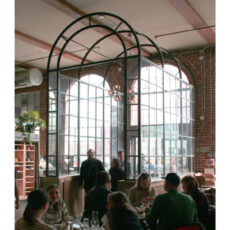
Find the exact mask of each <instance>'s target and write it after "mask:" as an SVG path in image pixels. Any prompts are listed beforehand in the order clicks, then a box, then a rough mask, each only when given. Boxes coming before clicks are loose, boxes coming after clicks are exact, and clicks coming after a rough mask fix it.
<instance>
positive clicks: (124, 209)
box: [102, 192, 142, 230]
mask: <svg viewBox="0 0 230 230" xmlns="http://www.w3.org/2000/svg"><path fill="white" fill-rule="evenodd" d="M107 209H108V212H107V213H106V214H105V215H104V216H103V218H102V222H103V225H104V227H105V230H140V229H142V228H141V224H140V221H139V219H138V215H137V213H136V210H135V209H134V208H133V207H132V206H131V205H130V203H129V200H128V197H127V195H126V194H125V193H123V192H112V193H110V194H109V195H108V198H107Z"/></svg>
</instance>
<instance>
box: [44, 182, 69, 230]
mask: <svg viewBox="0 0 230 230" xmlns="http://www.w3.org/2000/svg"><path fill="white" fill-rule="evenodd" d="M47 193H48V197H49V208H48V209H47V211H46V213H45V215H44V216H43V220H44V222H45V223H47V224H52V225H53V224H60V225H61V226H62V229H65V228H66V227H67V223H68V220H69V214H68V210H67V208H66V205H65V202H64V201H63V200H62V199H61V196H60V188H59V186H58V185H56V184H51V185H50V186H49V187H48V188H47Z"/></svg>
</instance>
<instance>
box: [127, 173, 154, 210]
mask: <svg viewBox="0 0 230 230" xmlns="http://www.w3.org/2000/svg"><path fill="white" fill-rule="evenodd" d="M155 196H156V190H155V189H154V188H153V187H152V186H151V177H150V175H149V173H141V174H140V175H139V176H138V178H137V181H136V184H135V185H134V186H133V187H131V188H130V190H129V200H130V203H131V204H132V205H133V206H134V207H137V206H140V205H141V204H144V203H147V202H148V201H153V200H154V198H155Z"/></svg>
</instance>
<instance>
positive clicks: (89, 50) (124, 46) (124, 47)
mask: <svg viewBox="0 0 230 230" xmlns="http://www.w3.org/2000/svg"><path fill="white" fill-rule="evenodd" d="M111 31H113V32H112V33H110V34H107V35H105V36H104V37H102V38H100V39H99V40H97V41H96V42H95V43H94V44H93V45H92V46H91V47H90V49H88V51H87V52H86V54H85V56H84V58H83V59H82V61H81V64H80V70H79V74H78V76H79V77H80V75H81V69H82V68H81V67H82V66H83V65H84V61H85V60H86V58H87V56H88V54H89V53H90V52H91V50H92V49H93V48H94V47H95V46H96V45H97V44H98V43H100V42H101V41H103V40H104V39H106V38H108V37H109V36H112V35H114V34H115V35H117V37H118V38H119V39H120V41H121V43H122V46H123V49H124V51H123V52H122V53H124V52H125V58H127V50H128V49H127V48H126V45H125V43H124V41H123V40H122V38H121V36H120V34H119V33H118V32H117V31H116V30H112V29H111ZM116 58H117V57H116ZM79 79H80V78H79ZM103 87H104V82H103Z"/></svg>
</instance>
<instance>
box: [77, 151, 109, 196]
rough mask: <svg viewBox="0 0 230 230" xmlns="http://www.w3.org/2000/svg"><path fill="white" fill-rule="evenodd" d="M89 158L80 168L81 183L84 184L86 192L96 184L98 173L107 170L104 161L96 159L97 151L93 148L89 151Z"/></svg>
mask: <svg viewBox="0 0 230 230" xmlns="http://www.w3.org/2000/svg"><path fill="white" fill-rule="evenodd" d="M87 155H88V159H87V160H85V161H83V162H82V164H81V170H80V185H83V184H84V189H85V192H86V193H88V191H89V190H90V189H91V188H92V187H93V186H94V185H95V181H96V176H97V173H98V172H100V171H105V168H104V166H103V164H102V162H101V161H100V160H98V159H95V152H94V150H93V149H89V150H88V151H87Z"/></svg>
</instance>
